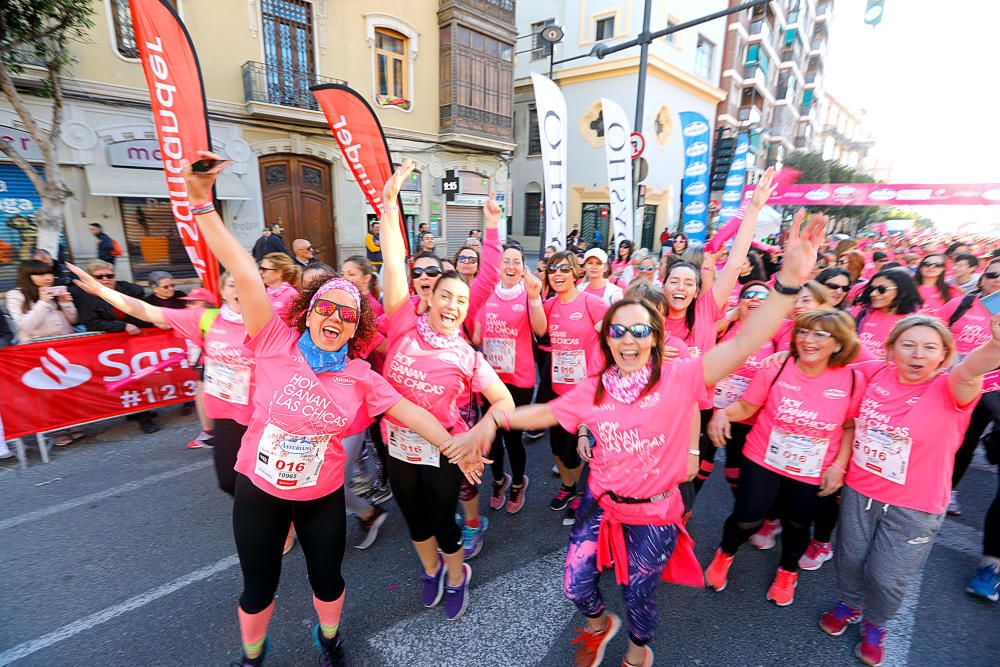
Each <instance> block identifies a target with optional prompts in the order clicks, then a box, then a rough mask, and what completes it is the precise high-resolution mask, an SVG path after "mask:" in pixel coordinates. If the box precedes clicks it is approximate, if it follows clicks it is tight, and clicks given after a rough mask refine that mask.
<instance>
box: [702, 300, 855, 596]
mask: <svg viewBox="0 0 1000 667" xmlns="http://www.w3.org/2000/svg"><path fill="white" fill-rule="evenodd" d="M859 348H860V346H859V345H858V340H857V336H856V334H855V332H854V322H853V320H851V316H850V315H848V314H847V313H844V312H841V311H838V310H812V311H807V312H804V313H802V314H800V315H798V316H797V317H796V318H795V329H794V335H793V336H792V343H791V350H790V356H789V357H788V358H786V359H785V361H784V362H783V363H782V364H780V365H772V366H770V367H768V368H766V369H764V370H762V371H760V372H758V373H757V374H756V375H755V376H754V378H753V380H751V381H750V384H749V385H748V386H747V388H746V391H745V392H744V393H743V395H742V396H741V397H740V398H739V400H737V401H736V402H735V403H733V404H731V405H729V407H727V408H726V409H725V410H718V411H716V413H715V415H714V416H713V417H712V421H711V422H709V425H708V435H709V438H711V440H712V442H713V443H714V444H715V445H716V446H717V447H721V446H723V445H725V444H726V439H727V438H728V437H729V436H730V433H731V428H732V427H731V425H730V423H731V422H733V421H743V420H746V419H749V418H751V417H754V416H756V422H755V423H754V425H753V427H752V428H751V429H750V433H749V435H748V436H747V439H746V444H745V445H744V446H743V464H742V466H741V467H740V484H739V488H738V489H737V491H736V503H735V505H734V507H733V512H732V514H730V515H729V518H728V519H726V523H725V527H724V529H723V533H722V542H721V544H720V545H719V548H718V549H717V550H716V552H715V557H714V558H713V559H712V563H711V564H710V565H709V566H708V569H707V570H705V581H706V582H707V583H708V585H709V586H710V587H711V588H714V589H715V590H716V591H722V590H723V589H725V588H726V586H727V585H728V573H729V569H730V567H731V566H732V563H733V559H734V558H735V557H736V551H737V549H739V548H740V546H742V545H743V544H744V543H745V542H747V541H748V540H749V539H750V537H751V536H752V535H754V533H756V532H757V530H758V529H759V528H760V527H761V526H762V525H763V523H764V520H765V518H766V517H767V514H768V511H769V510H770V509H771V507H772V506H773V505H774V504H775V503H778V509H779V513H780V516H781V522H782V526H783V528H784V531H783V536H782V539H781V562H780V566H779V567H778V570H777V573H776V574H775V577H774V581H773V583H772V584H771V587H770V589H768V592H767V599H768V600H772V601H773V602H774V603H775V604H777V605H778V606H779V607H785V606H788V605H790V604H792V602H793V601H794V600H795V587H796V585H797V582H798V570H799V559H800V558H801V557H802V555H803V554H804V553H805V550H806V547H807V546H808V544H809V526H810V525H811V524H812V522H813V520H814V519H815V516H816V510H817V507H818V504H819V499H820V497H821V496H828V495H830V494H832V493H834V492H835V491H836V490H837V489H839V488H840V487H841V485H842V484H843V482H844V474H845V472H846V470H847V461H848V458H849V457H850V451H851V450H850V443H851V438H852V436H853V434H854V425H853V421H852V419H853V415H854V414H856V411H857V407H858V401H859V399H860V396H861V392H860V390H859V389H858V390H856V385H857V384H858V383H859V380H858V379H856V378H855V374H854V371H853V370H852V369H850V368H848V367H847V365H848V364H849V363H851V362H852V361H853V360H854V359H855V358H856V357H857V355H858V351H859ZM727 453H728V449H727Z"/></svg>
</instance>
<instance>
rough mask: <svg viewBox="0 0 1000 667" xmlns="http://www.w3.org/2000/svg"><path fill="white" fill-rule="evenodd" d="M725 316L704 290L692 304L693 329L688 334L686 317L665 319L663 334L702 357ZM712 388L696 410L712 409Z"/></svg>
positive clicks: (708, 348)
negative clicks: (679, 341)
mask: <svg viewBox="0 0 1000 667" xmlns="http://www.w3.org/2000/svg"><path fill="white" fill-rule="evenodd" d="M725 314H726V310H725V308H724V307H720V306H719V305H718V304H716V303H715V295H714V294H712V290H706V291H705V293H704V294H702V295H701V296H699V297H698V298H697V300H696V301H695V302H694V327H692V329H691V331H690V332H688V329H687V318H686V317H678V318H672V317H666V318H664V320H663V330H664V334H665V335H667V336H676V337H677V338H680V339H681V340H683V341H684V342H685V343H687V344H688V354H689V355H691V356H698V357H703V356H705V353H706V352H708V351H709V350H711V349H712V348H713V347H715V332H716V323H718V321H719V320H721V319H722V318H723V316H724V315H725ZM714 391H715V389H714V387H709V391H708V393H706V394H705V395H704V397H703V398H702V400H701V402H700V404H699V405H698V408H699V409H700V410H708V409H710V408H711V407H712V397H713V395H714V394H713V392H714Z"/></svg>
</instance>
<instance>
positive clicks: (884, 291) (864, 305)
mask: <svg viewBox="0 0 1000 667" xmlns="http://www.w3.org/2000/svg"><path fill="white" fill-rule="evenodd" d="M856 303H858V304H859V305H857V306H855V307H854V308H853V309H852V310H851V314H852V315H853V316H854V320H855V322H857V331H858V340H859V341H860V342H861V346H862V347H863V348H864V350H865V351H864V352H863V353H862V355H861V358H862V359H885V353H886V350H885V341H886V339H887V338H888V337H889V333H890V332H891V331H892V328H893V327H894V326H896V323H897V322H899V321H900V320H901V319H903V318H904V317H906V316H907V315H910V314H912V313H915V312H917V311H918V310H920V307H921V306H922V305H923V299H922V298H921V296H920V292H918V291H917V285H916V283H914V282H913V278H911V277H910V274H909V272H908V271H907V270H906V269H903V268H895V269H885V270H884V271H879V272H878V273H876V274H875V275H874V276H872V279H871V281H869V282H868V283H867V284H866V285H865V288H864V290H863V291H862V292H861V295H860V296H858V298H857V301H856Z"/></svg>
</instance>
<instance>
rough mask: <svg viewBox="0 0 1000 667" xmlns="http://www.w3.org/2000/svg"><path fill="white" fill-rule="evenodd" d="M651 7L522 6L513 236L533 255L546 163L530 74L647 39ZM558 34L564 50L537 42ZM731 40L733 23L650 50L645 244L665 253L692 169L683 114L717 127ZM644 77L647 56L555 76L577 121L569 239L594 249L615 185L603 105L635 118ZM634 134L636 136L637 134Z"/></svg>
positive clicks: (668, 21) (679, 12)
mask: <svg viewBox="0 0 1000 667" xmlns="http://www.w3.org/2000/svg"><path fill="white" fill-rule="evenodd" d="M642 5H643V3H641V2H632V1H631V0H617V1H615V0H563V1H560V2H531V3H528V2H522V3H519V4H518V7H517V29H518V30H517V33H518V35H519V38H520V41H519V42H518V56H517V60H516V66H515V81H514V93H515V98H514V123H515V126H514V136H515V140H516V143H517V148H516V150H515V152H514V158H513V161H512V165H511V178H512V183H513V188H512V197H513V199H512V201H511V207H510V210H509V212H508V213H509V215H510V222H509V226H510V232H511V236H512V237H513V238H515V239H517V240H519V241H521V242H522V243H524V244H525V245H526V246H528V247H530V248H532V249H534V248H536V247H537V246H538V245H539V242H540V241H539V239H540V237H541V231H542V229H541V227H542V225H543V220H544V218H543V216H542V209H541V206H542V186H543V178H542V160H541V143H540V140H539V133H538V122H537V116H536V112H535V105H534V93H533V90H532V85H531V78H530V74H531V72H539V73H542V74H545V75H546V76H548V75H549V73H550V72H549V70H550V60H554V61H558V60H561V59H565V58H571V57H574V56H578V55H583V54H587V53H589V52H590V50H591V48H592V47H593V46H594V45H595V44H598V43H601V42H606V43H607V44H609V45H613V44H615V43H617V42H622V41H625V40H627V39H631V38H633V37H634V36H635V35H637V34H639V33H640V32H641V31H642V20H643V16H642V12H643V7H642ZM726 6H727V3H726V0H699V1H698V2H695V1H694V0H686V1H681V2H670V3H663V2H657V3H653V8H654V9H653V14H652V17H651V21H650V25H651V27H652V29H653V30H659V29H662V28H665V27H667V26H670V25H677V24H679V23H682V22H684V21H686V20H689V19H692V18H695V17H697V16H702V15H705V14H709V13H712V12H714V11H718V10H720V9H723V8H725V7H726ZM550 24H556V25H559V26H561V27H562V29H563V31H564V38H563V40H562V41H561V42H560V43H558V44H555V45H554V47H550V46H549V45H547V44H546V43H545V42H543V41H542V40H541V39H540V38H538V37H537V35H538V33H539V32H540V31H541V30H542V28H544V27H545V26H546V25H550ZM725 34H726V23H725V21H724V20H721V19H720V20H716V21H712V22H709V23H704V24H702V25H700V26H697V27H695V28H691V29H689V30H685V31H682V32H678V33H675V34H673V35H669V36H668V37H666V38H661V39H658V40H656V41H655V42H654V43H653V44H651V45H650V48H649V65H648V74H647V79H646V97H645V105H644V114H643V123H642V131H643V135H644V138H645V152H644V153H643V155H642V157H643V158H645V159H646V161H647V162H648V165H649V171H648V177H647V178H646V180H645V181H644V182H643V184H644V185H645V186H646V205H645V207H644V214H643V215H644V218H643V221H642V225H641V229H640V231H639V233H638V234H637V238H636V239H635V241H636V244H637V245H639V246H645V247H648V248H654V247H659V236H660V232H661V231H662V230H663V229H664V228H668V227H669V228H670V229H675V228H676V227H677V225H678V223H679V210H680V209H679V198H680V182H681V178H682V171H683V166H684V151H683V139H682V137H681V136H680V132H679V131H678V128H679V125H680V119H679V117H678V115H679V113H680V112H682V111H696V112H699V113H701V114H702V115H704V116H705V118H706V119H707V120H708V122H709V123H710V124H711V123H712V122H713V120H714V116H715V110H716V106H717V105H718V104H719V103H720V101H722V100H723V98H724V97H725V93H724V92H723V91H722V90H720V88H719V87H718V85H717V83H718V81H719V74H720V68H721V62H722V58H721V50H722V45H723V41H724V38H725ZM638 76H639V49H638V47H636V48H633V49H630V50H626V51H621V52H619V53H616V54H612V55H609V56H607V57H606V58H604V59H603V60H597V59H596V58H589V57H588V58H581V59H579V60H575V61H573V62H571V63H566V64H564V65H555V66H554V67H553V68H552V79H553V81H555V82H556V84H558V85H559V87H560V88H561V89H562V92H563V94H564V96H565V98H566V106H567V111H568V125H569V132H568V146H567V151H568V152H567V154H568V158H569V159H568V161H569V169H568V178H569V192H568V213H567V231H571V230H574V229H576V230H580V233H581V235H582V236H583V238H584V239H586V240H587V242H588V243H593V242H594V240H595V238H596V236H597V235H598V234H599V238H600V240H601V245H606V244H607V240H608V238H609V235H608V221H609V218H610V211H609V202H610V198H609V194H608V185H607V182H608V176H607V167H606V162H605V154H604V151H605V149H604V133H603V123H602V119H603V117H602V114H601V102H600V100H601V97H608V98H610V99H612V100H614V101H616V102H618V103H619V104H620V105H621V106H622V107H623V108H624V109H625V111H626V113H627V114H628V116H629V117H630V119H631V118H632V117H634V113H635V104H636V85H637V82H638ZM633 129H634V128H633Z"/></svg>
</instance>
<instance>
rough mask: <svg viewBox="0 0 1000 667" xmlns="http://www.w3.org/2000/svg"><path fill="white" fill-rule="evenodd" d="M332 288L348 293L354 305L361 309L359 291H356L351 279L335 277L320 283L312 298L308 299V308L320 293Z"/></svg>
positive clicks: (314, 302)
mask: <svg viewBox="0 0 1000 667" xmlns="http://www.w3.org/2000/svg"><path fill="white" fill-rule="evenodd" d="M332 289H341V290H344V291H345V292H347V293H348V294H350V295H351V296H352V297H353V298H354V307H355V308H357V309H358V310H360V309H361V292H359V291H358V288H357V287H355V286H354V284H353V283H352V282H351V281H349V280H346V279H344V278H340V277H336V278H330V279H329V280H327V281H326V282H325V283H323V284H322V285H320V288H319V289H318V290H316V293H315V294H313V298H312V299H311V300H310V301H309V310H312V309H313V306H315V305H316V300H317V299H319V295H320V294H322V293H323V292H326V291H327V290H332Z"/></svg>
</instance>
